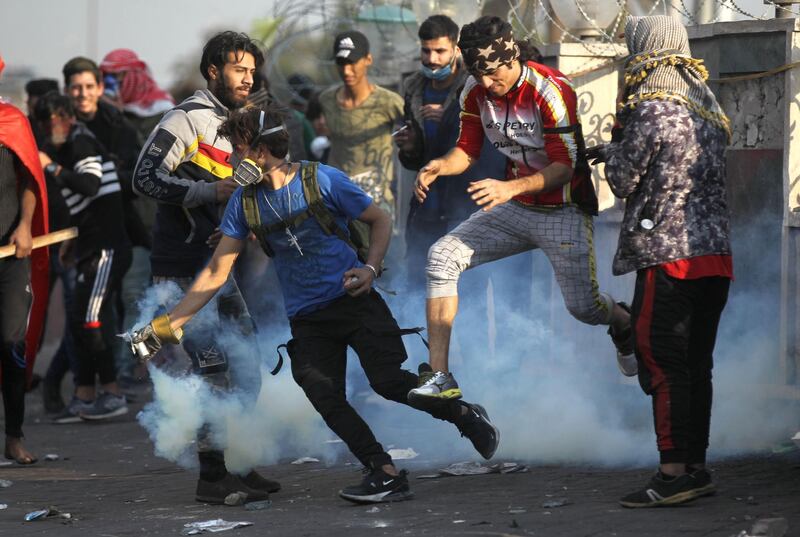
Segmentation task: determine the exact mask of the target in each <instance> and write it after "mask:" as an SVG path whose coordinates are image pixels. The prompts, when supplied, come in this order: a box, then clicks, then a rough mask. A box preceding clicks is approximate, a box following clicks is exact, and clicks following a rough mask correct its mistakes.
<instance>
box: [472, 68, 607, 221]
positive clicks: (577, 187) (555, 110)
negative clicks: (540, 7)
mask: <svg viewBox="0 0 800 537" xmlns="http://www.w3.org/2000/svg"><path fill="white" fill-rule="evenodd" d="M484 137H487V138H488V139H489V141H490V142H491V143H492V145H494V147H495V148H497V149H498V150H499V151H500V152H501V153H503V154H504V155H505V156H506V157H507V165H506V178H507V179H512V178H515V177H523V176H526V175H532V174H534V173H536V172H539V171H541V170H542V169H544V168H546V167H547V166H548V165H550V164H552V163H554V162H560V163H562V164H566V165H567V166H570V167H571V168H572V169H573V170H575V171H574V174H573V177H572V180H571V181H570V182H569V183H567V184H565V185H564V186H563V187H559V188H557V189H553V190H550V191H548V192H542V193H539V194H536V195H531V194H522V195H519V196H516V197H515V198H514V199H515V200H516V201H519V202H521V203H524V204H526V205H565V204H576V205H578V206H580V207H581V208H583V209H584V210H586V211H587V212H589V213H590V214H595V213H596V212H597V196H596V194H595V192H594V187H593V186H592V183H591V181H590V179H589V173H588V167H587V166H586V165H585V160H584V157H583V156H582V154H581V153H582V150H583V140H582V137H581V132H580V121H579V119H578V112H577V96H576V94H575V90H574V89H573V88H572V84H571V83H570V81H569V80H568V79H567V78H566V77H565V76H564V75H563V74H562V73H560V72H559V71H557V70H556V69H551V68H550V67H547V66H545V65H541V64H538V63H534V62H526V63H523V64H522V75H521V76H520V79H519V80H518V81H517V83H516V84H515V85H514V86H513V87H512V88H511V89H510V90H509V91H508V93H506V94H505V95H503V96H502V97H494V96H492V95H491V94H489V93H488V92H487V91H486V89H485V88H484V87H483V86H482V85H480V84H479V83H478V82H477V81H476V80H475V78H474V77H469V78H468V79H467V82H466V84H465V85H464V90H463V91H462V93H461V132H460V133H459V137H458V143H457V146H458V147H460V148H461V149H462V150H464V152H466V153H467V154H468V155H469V156H470V157H472V158H474V159H477V158H478V157H479V156H480V152H481V146H482V145H483V141H484Z"/></svg>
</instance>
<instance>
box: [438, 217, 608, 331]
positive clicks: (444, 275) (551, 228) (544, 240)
mask: <svg viewBox="0 0 800 537" xmlns="http://www.w3.org/2000/svg"><path fill="white" fill-rule="evenodd" d="M593 231H594V225H593V222H592V218H591V217H590V216H589V215H587V214H585V213H583V212H582V211H581V210H579V209H578V208H577V207H571V206H566V207H560V208H547V209H532V208H528V207H524V206H522V205H520V204H518V203H516V202H508V203H504V204H502V205H499V206H497V207H494V208H493V209H491V210H490V211H477V212H475V213H473V214H472V216H470V217H469V219H467V220H466V221H465V222H463V223H462V224H461V225H459V226H458V227H457V228H455V229H454V230H453V231H451V232H450V233H448V234H447V235H445V236H444V237H442V238H441V239H439V240H438V241H437V242H436V243H435V244H434V245H433V246H431V249H430V250H429V251H428V264H427V267H426V272H427V276H428V286H427V289H428V298H440V297H448V296H456V295H457V294H458V278H459V276H460V275H461V273H462V272H464V271H465V270H467V269H469V268H472V267H477V266H478V265H482V264H483V263H488V262H490V261H494V260H496V259H502V258H504V257H509V256H512V255H514V254H518V253H521V252H525V251H528V250H532V249H534V248H541V249H542V251H543V252H544V253H545V255H547V258H548V259H549V260H550V264H551V265H552V266H553V271H554V272H555V277H556V281H557V282H558V285H559V287H560V288H561V294H562V295H563V297H564V303H565V304H566V306H567V309H568V310H569V312H570V313H571V314H572V315H573V316H574V317H576V318H577V319H578V320H580V321H583V322H585V323H587V324H608V323H609V322H610V320H611V310H612V308H613V304H614V303H613V299H612V298H611V297H610V296H609V295H607V294H605V293H600V291H599V288H598V285H597V277H596V274H595V272H596V271H595V258H594V245H593V242H592V241H593Z"/></svg>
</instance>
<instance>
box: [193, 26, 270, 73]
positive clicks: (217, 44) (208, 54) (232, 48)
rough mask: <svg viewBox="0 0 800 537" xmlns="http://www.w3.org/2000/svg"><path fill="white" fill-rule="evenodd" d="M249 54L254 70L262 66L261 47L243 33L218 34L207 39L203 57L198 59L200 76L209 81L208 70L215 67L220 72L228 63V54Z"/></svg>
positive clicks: (262, 54)
mask: <svg viewBox="0 0 800 537" xmlns="http://www.w3.org/2000/svg"><path fill="white" fill-rule="evenodd" d="M230 52H233V53H234V54H237V53H238V52H249V53H250V54H252V55H253V58H254V59H255V61H256V70H258V69H260V68H261V66H262V65H264V53H263V52H262V51H261V47H259V46H258V43H256V42H255V41H254V40H252V39H250V37H249V36H248V35H247V34H245V33H239V32H232V31H230V30H229V31H226V32H220V33H218V34H217V35H215V36H214V37H212V38H211V39H209V41H208V43H206V46H204V47H203V56H202V58H201V59H200V74H201V75H203V78H205V79H206V81H208V80H210V78H211V77H210V76H209V75H208V68H209V67H210V66H212V65H215V66H216V67H217V69H219V70H220V71H222V69H223V68H224V67H225V64H226V63H227V62H228V53H230Z"/></svg>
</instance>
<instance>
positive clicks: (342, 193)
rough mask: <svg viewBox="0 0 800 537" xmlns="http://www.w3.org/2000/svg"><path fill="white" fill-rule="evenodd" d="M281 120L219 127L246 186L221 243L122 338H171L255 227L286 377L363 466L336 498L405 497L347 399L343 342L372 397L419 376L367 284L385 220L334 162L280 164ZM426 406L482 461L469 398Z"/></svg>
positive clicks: (481, 424) (477, 415) (489, 445)
mask: <svg viewBox="0 0 800 537" xmlns="http://www.w3.org/2000/svg"><path fill="white" fill-rule="evenodd" d="M282 123H283V118H282V117H281V115H280V114H279V113H278V112H276V111H275V110H271V109H266V110H258V109H246V110H245V111H243V112H236V113H233V114H231V116H230V118H228V120H227V121H225V123H223V124H222V125H221V126H220V128H219V131H218V132H219V133H220V136H222V137H224V138H227V139H229V140H230V142H231V145H232V146H233V148H234V155H236V158H235V159H234V160H235V161H236V169H235V171H234V178H235V179H236V180H237V182H240V183H241V184H243V185H247V186H245V188H242V189H238V190H236V192H234V194H233V195H232V196H231V199H230V201H229V203H228V206H227V208H226V210H225V215H224V216H223V219H222V223H221V224H220V229H222V232H223V237H222V240H221V241H220V243H219V245H218V246H217V249H216V250H215V251H214V255H213V257H212V258H211V260H210V261H209V263H208V265H207V266H206V267H205V268H204V269H203V270H202V271H200V272H199V274H198V276H197V278H196V279H195V281H194V283H193V284H192V287H191V288H190V289H189V290H188V292H187V293H186V296H185V297H184V298H183V299H182V300H181V301H180V303H178V305H176V306H175V307H174V308H173V309H172V311H170V312H169V314H167V315H162V316H160V317H157V318H156V319H154V320H153V321H151V323H150V324H149V325H147V326H146V327H144V328H142V329H141V330H139V331H137V332H136V333H135V334H134V335H133V336H132V341H133V342H134V343H135V344H138V345H143V346H144V347H146V348H147V352H148V353H152V352H156V351H157V350H158V349H159V348H160V346H161V344H162V343H164V342H172V343H176V342H178V341H180V339H181V337H182V334H183V328H184V327H185V328H187V329H191V327H192V323H189V321H190V320H191V319H192V317H193V316H194V315H195V314H196V313H197V312H198V311H199V310H200V309H201V308H202V307H203V306H205V304H206V303H208V301H210V300H211V299H212V298H213V297H214V295H215V294H216V293H217V291H218V290H219V289H220V288H221V287H222V285H223V284H224V282H225V281H226V280H227V278H228V274H229V273H230V271H231V268H232V267H233V264H234V262H235V261H236V258H237V256H238V255H239V253H240V252H241V251H242V248H243V247H244V244H245V242H246V241H247V238H248V236H249V234H250V233H251V232H252V233H254V234H255V235H256V236H257V237H258V238H259V242H260V243H261V245H262V247H263V249H264V251H265V252H267V254H268V255H270V256H271V257H272V259H273V261H274V264H275V270H276V272H277V275H278V281H279V282H280V285H281V290H282V291H283V295H284V305H285V306H286V314H287V316H288V318H289V325H290V327H291V330H292V340H291V341H289V342H288V343H287V345H286V347H287V351H288V353H289V357H290V358H291V366H292V377H293V378H294V380H295V382H297V384H298V385H299V386H300V387H301V388H302V389H303V391H304V392H305V394H306V397H308V400H309V401H310V402H311V403H312V405H313V406H314V408H315V409H316V410H317V412H319V414H320V415H321V416H322V418H323V419H324V420H325V423H326V424H327V425H328V426H329V427H330V428H331V430H332V431H333V432H335V433H336V434H337V435H338V436H339V437H340V438H341V439H342V440H343V441H344V442H345V444H346V445H347V447H348V448H349V449H350V451H351V452H352V453H353V455H355V456H356V457H357V458H358V460H359V461H360V462H361V463H362V464H363V465H364V466H365V467H366V468H367V470H368V475H367V476H366V477H365V478H364V480H363V481H362V482H361V483H360V484H358V485H354V486H350V487H346V488H344V489H343V490H342V491H341V492H340V496H341V497H342V498H344V499H346V500H349V501H352V502H356V503H377V502H394V501H401V500H408V499H410V498H411V497H412V493H411V490H410V487H409V484H408V478H407V477H406V473H405V472H404V471H398V469H397V468H396V467H395V465H394V463H393V461H392V457H391V456H390V455H389V453H388V452H387V451H386V450H385V449H384V447H383V446H382V445H381V444H380V443H379V442H378V441H377V439H376V438H375V435H374V434H373V433H372V430H371V429H370V427H369V425H368V424H367V423H366V422H365V421H364V420H363V419H362V418H361V417H360V416H359V415H358V413H357V412H356V411H355V409H354V408H353V407H352V406H350V404H349V403H348V401H347V397H346V394H347V390H346V378H347V374H346V368H347V348H348V347H350V348H352V349H353V350H354V351H355V352H356V354H357V355H358V357H359V361H360V363H361V367H362V368H363V370H364V373H365V374H366V376H367V378H368V379H369V383H370V386H371V387H372V389H373V390H374V391H375V392H376V393H377V394H379V395H380V396H382V397H383V398H385V399H387V400H390V401H395V402H398V403H401V404H409V403H408V400H407V397H406V394H407V393H408V390H409V389H411V388H413V387H414V386H416V385H417V383H418V378H417V375H414V374H413V373H411V372H409V371H406V370H404V369H402V364H403V362H404V361H405V360H406V358H407V355H406V350H405V347H404V346H403V342H402V340H401V335H402V334H403V333H407V332H408V331H407V330H401V329H400V328H399V326H398V325H397V321H395V319H394V317H393V316H392V313H391V311H390V310H389V307H388V306H387V305H386V303H385V302H384V300H383V298H381V296H380V295H379V294H378V292H377V291H375V290H374V289H372V286H373V282H374V280H375V279H376V278H377V277H378V275H379V269H378V268H376V267H380V266H381V261H382V260H383V257H384V255H385V254H386V250H387V248H388V246H389V239H390V236H391V218H390V217H389V214H388V213H387V212H386V211H384V210H382V209H380V208H379V207H378V205H377V204H376V203H375V202H374V200H373V199H372V198H371V197H370V196H368V195H367V194H366V193H365V192H364V191H363V190H362V189H360V188H359V187H358V186H357V185H356V184H355V183H354V182H353V181H351V180H350V179H349V178H348V177H347V176H346V175H345V174H344V173H343V172H342V171H341V170H339V169H337V168H334V167H332V166H326V165H320V164H318V163H316V162H306V161H301V162H291V161H289V160H288V158H287V156H288V147H289V143H290V137H289V133H288V132H287V131H286V129H285V128H284V127H283V126H282ZM315 191H316V194H312V192H315ZM256 215H257V216H256ZM353 220H358V221H360V222H362V223H363V224H364V225H365V226H366V227H367V228H368V229H369V239H370V241H369V247H368V249H367V251H366V252H363V253H362V252H361V251H359V249H358V248H357V246H356V244H355V243H354V241H353V237H352V236H351V235H350V234H349V233H348V231H347V230H348V229H349V228H350V226H349V225H348V223H349V222H350V223H351V222H352V221H353ZM337 230H338V231H337ZM187 323H189V324H187ZM425 412H427V413H428V414H430V415H431V416H433V417H435V418H438V419H441V420H445V421H448V422H450V423H452V424H454V425H455V426H456V427H457V428H458V430H459V432H460V433H461V434H462V436H465V437H467V438H468V439H469V440H470V441H471V442H472V445H473V446H474V447H475V449H476V450H477V451H478V452H479V453H480V454H481V455H482V456H483V457H485V458H487V459H489V458H491V457H492V455H493V454H494V452H495V450H496V449H497V443H498V436H497V430H496V429H495V428H494V426H493V425H492V424H491V422H489V420H488V418H486V415H485V414H486V413H485V411H484V410H483V408H482V407H480V406H479V405H473V404H469V403H466V402H464V401H442V402H440V404H438V405H431V406H429V407H428V408H426V409H425Z"/></svg>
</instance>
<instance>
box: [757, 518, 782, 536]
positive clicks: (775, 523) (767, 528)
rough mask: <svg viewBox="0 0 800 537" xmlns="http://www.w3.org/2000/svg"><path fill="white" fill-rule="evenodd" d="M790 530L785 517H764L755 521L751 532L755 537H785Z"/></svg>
mask: <svg viewBox="0 0 800 537" xmlns="http://www.w3.org/2000/svg"><path fill="white" fill-rule="evenodd" d="M788 531H789V522H787V521H786V519H785V518H762V519H759V520H756V521H755V522H753V528H752V529H751V530H750V534H751V535H752V536H753V537H784V535H786V533H787V532H788Z"/></svg>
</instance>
